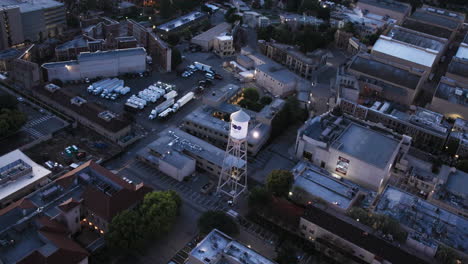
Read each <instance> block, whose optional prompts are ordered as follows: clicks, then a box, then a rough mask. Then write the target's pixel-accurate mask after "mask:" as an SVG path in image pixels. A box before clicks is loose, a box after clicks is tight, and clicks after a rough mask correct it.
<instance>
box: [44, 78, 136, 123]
mask: <svg viewBox="0 0 468 264" xmlns="http://www.w3.org/2000/svg"><path fill="white" fill-rule="evenodd" d="M36 91H37V92H38V93H40V94H42V95H44V96H47V97H49V99H50V100H53V101H55V102H56V103H58V104H60V105H62V106H63V107H65V108H68V109H70V110H71V111H73V112H75V113H77V114H79V115H81V116H83V117H85V118H87V119H88V120H90V121H92V122H93V123H96V124H99V125H100V126H102V127H103V128H104V129H106V130H107V131H110V132H118V131H120V130H122V129H124V128H126V127H128V126H130V125H131V121H130V120H128V119H127V118H125V117H123V116H117V117H115V118H112V119H111V120H110V121H106V120H104V119H102V118H100V117H99V116H98V115H99V113H102V112H104V111H106V110H107V109H104V108H102V107H101V106H99V105H97V104H95V103H91V102H86V103H84V104H82V105H80V106H78V105H75V104H71V102H70V100H71V99H72V98H74V97H76V96H77V95H76V94H74V93H72V92H70V91H66V90H64V89H60V90H56V91H55V92H54V93H51V92H49V91H47V90H46V89H42V87H37V88H36Z"/></svg>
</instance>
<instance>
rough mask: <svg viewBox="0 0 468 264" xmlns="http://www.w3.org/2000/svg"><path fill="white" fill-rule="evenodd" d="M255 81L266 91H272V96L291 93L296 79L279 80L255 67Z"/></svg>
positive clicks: (294, 87)
mask: <svg viewBox="0 0 468 264" xmlns="http://www.w3.org/2000/svg"><path fill="white" fill-rule="evenodd" d="M255 82H256V83H257V84H258V85H260V86H262V87H263V88H265V89H266V90H267V91H268V92H270V93H272V94H273V95H274V96H280V97H283V96H286V95H289V94H291V93H292V92H294V91H295V89H296V84H297V83H296V81H291V82H286V83H284V82H281V81H278V80H276V79H275V78H273V77H272V76H271V75H269V74H268V73H266V72H263V71H261V70H260V69H258V68H256V69H255Z"/></svg>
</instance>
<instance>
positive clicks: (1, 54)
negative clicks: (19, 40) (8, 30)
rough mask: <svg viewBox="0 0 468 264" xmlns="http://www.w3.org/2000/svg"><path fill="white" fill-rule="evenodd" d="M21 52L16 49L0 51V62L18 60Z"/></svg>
mask: <svg viewBox="0 0 468 264" xmlns="http://www.w3.org/2000/svg"><path fill="white" fill-rule="evenodd" d="M21 54H22V52H21V51H20V50H18V49H14V48H12V49H6V50H2V51H0V60H8V59H16V58H18V57H19V56H20V55H21Z"/></svg>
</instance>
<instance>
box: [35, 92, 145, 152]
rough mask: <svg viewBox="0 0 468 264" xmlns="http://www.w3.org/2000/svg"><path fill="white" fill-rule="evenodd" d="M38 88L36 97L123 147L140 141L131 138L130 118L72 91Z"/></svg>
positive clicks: (133, 137)
mask: <svg viewBox="0 0 468 264" xmlns="http://www.w3.org/2000/svg"><path fill="white" fill-rule="evenodd" d="M36 88H37V89H33V90H32V92H33V94H34V96H36V97H38V98H39V99H41V100H42V101H43V102H46V103H47V104H49V105H50V106H51V107H53V108H56V109H57V110H59V111H60V112H63V113H65V114H67V115H68V116H71V117H72V118H74V119H75V120H76V121H77V122H79V123H81V124H82V125H84V126H86V127H88V128H90V129H92V130H94V131H96V132H97V133H99V134H100V135H102V136H104V137H106V138H107V139H109V140H111V141H113V142H115V143H117V144H119V145H120V146H122V147H125V146H127V145H129V144H131V143H133V142H134V141H135V140H137V139H138V137H135V136H131V134H132V133H131V132H132V125H131V121H130V120H129V119H128V118H126V117H124V116H122V115H117V114H115V113H112V112H110V111H109V110H107V109H105V108H103V107H102V106H100V105H97V104H95V103H92V102H88V101H86V100H85V99H83V98H81V97H79V96H78V95H77V94H75V93H73V92H71V91H66V90H64V89H57V90H47V89H43V88H41V87H36Z"/></svg>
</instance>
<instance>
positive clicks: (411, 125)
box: [339, 99, 450, 152]
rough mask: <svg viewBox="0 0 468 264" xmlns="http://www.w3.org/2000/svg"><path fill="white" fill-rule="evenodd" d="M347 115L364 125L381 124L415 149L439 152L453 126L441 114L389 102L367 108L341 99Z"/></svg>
mask: <svg viewBox="0 0 468 264" xmlns="http://www.w3.org/2000/svg"><path fill="white" fill-rule="evenodd" d="M339 106H340V109H341V110H342V111H343V113H344V114H346V115H348V116H350V117H353V118H356V119H359V120H362V121H365V122H367V123H369V124H374V125H377V124H380V125H382V126H384V127H385V128H387V129H388V130H390V131H391V132H392V133H395V134H396V135H407V136H409V137H411V139H412V145H413V146H414V147H417V148H420V149H423V150H426V151H429V152H437V151H440V150H443V148H444V146H445V143H446V141H447V137H448V135H449V133H450V126H449V124H448V123H447V122H446V121H445V120H444V116H443V115H442V114H439V113H435V112H432V111H429V110H427V109H424V108H416V109H415V110H409V109H407V108H406V107H402V106H399V105H397V104H394V103H390V102H380V101H377V102H374V104H372V105H369V106H368V107H367V106H364V105H360V104H358V103H356V102H352V101H350V100H346V99H340V103H339Z"/></svg>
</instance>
